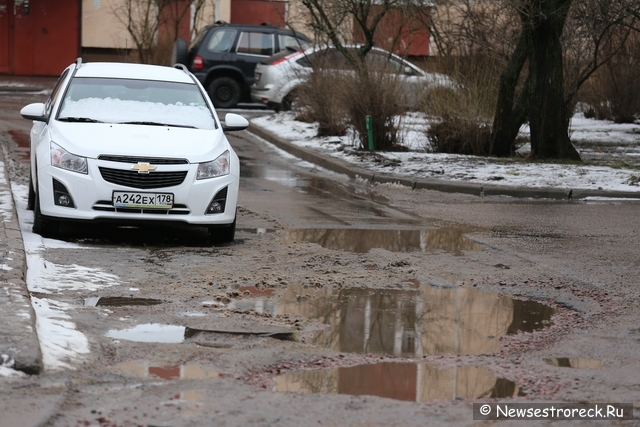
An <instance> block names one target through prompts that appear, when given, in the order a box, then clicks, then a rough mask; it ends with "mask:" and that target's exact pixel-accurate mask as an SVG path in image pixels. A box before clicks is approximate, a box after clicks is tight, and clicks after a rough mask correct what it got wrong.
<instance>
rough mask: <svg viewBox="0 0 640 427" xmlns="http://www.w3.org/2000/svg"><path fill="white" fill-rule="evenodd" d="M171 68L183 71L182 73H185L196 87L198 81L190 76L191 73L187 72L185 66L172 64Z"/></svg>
mask: <svg viewBox="0 0 640 427" xmlns="http://www.w3.org/2000/svg"><path fill="white" fill-rule="evenodd" d="M173 68H177V69H178V70H182V71H184V73H185V74H186V75H187V76H189V77H191V80H193V82H194V83H195V84H196V85H197V84H198V80H197V79H196V77H195V76H194V75H193V74H191V73H190V72H189V69H188V68H187V66H186V65H184V64H178V63H176V64H173Z"/></svg>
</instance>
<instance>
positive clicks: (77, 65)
mask: <svg viewBox="0 0 640 427" xmlns="http://www.w3.org/2000/svg"><path fill="white" fill-rule="evenodd" d="M81 65H82V57H81V56H79V57H78V59H76V69H77V68H80V66H81Z"/></svg>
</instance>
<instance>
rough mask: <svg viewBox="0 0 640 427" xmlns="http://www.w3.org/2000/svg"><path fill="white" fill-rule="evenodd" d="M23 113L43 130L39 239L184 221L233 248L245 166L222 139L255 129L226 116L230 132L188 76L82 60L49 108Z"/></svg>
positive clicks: (35, 186)
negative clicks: (107, 226) (77, 224)
mask: <svg viewBox="0 0 640 427" xmlns="http://www.w3.org/2000/svg"><path fill="white" fill-rule="evenodd" d="M20 114H21V115H22V116H23V117H24V118H26V119H30V120H33V121H34V124H33V128H32V130H31V176H30V183H29V199H28V208H30V209H33V210H34V222H33V231H34V232H36V233H39V234H41V235H43V236H52V235H55V234H56V233H57V232H58V228H59V224H60V223H61V222H62V221H94V222H113V223H121V224H127V225H136V224H142V223H154V222H182V223H186V224H192V225H195V226H200V227H207V228H208V229H209V235H210V237H211V239H212V241H214V242H230V241H233V239H234V234H235V227H236V205H237V200H238V186H239V184H238V183H239V177H240V163H239V160H238V156H237V155H236V153H235V152H234V151H233V149H232V148H231V145H230V144H229V142H228V141H227V138H226V137H225V135H224V133H223V131H231V130H241V129H245V128H246V127H247V126H248V124H249V123H248V122H247V120H246V119H245V118H243V117H241V116H239V115H236V114H227V115H226V117H225V122H224V124H221V123H220V121H219V120H218V116H217V114H216V111H215V109H214V107H213V105H212V104H211V101H210V100H209V97H208V96H207V95H206V91H205V90H204V89H203V87H202V86H201V85H200V83H199V82H198V80H197V79H196V78H195V77H194V76H193V75H192V74H191V73H189V72H188V71H187V70H186V68H184V67H181V68H172V67H161V66H154V65H141V64H122V63H84V64H83V63H82V61H81V60H80V59H78V61H77V62H76V63H74V64H72V65H70V66H69V67H68V68H67V69H66V70H64V72H63V73H62V75H61V76H60V78H59V79H58V82H57V83H56V85H55V87H54V89H53V91H52V93H51V96H50V97H49V99H48V100H47V102H46V103H44V104H43V103H35V104H29V105H27V106H26V107H24V108H23V109H22V110H21V111H20Z"/></svg>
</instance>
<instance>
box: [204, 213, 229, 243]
mask: <svg viewBox="0 0 640 427" xmlns="http://www.w3.org/2000/svg"><path fill="white" fill-rule="evenodd" d="M235 235H236V219H235V218H234V219H233V222H232V223H231V224H230V225H229V226H226V227H220V226H211V227H209V242H210V243H211V244H213V245H215V244H219V243H232V242H233V240H234V239H235Z"/></svg>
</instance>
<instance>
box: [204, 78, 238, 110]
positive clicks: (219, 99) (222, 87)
mask: <svg viewBox="0 0 640 427" xmlns="http://www.w3.org/2000/svg"><path fill="white" fill-rule="evenodd" d="M209 97H210V98H211V102H213V105H215V107H216V108H232V107H235V106H236V104H237V103H238V101H240V85H239V84H238V82H237V81H236V80H234V79H232V78H231V77H218V78H216V79H214V80H213V81H212V82H211V84H210V85H209Z"/></svg>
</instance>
